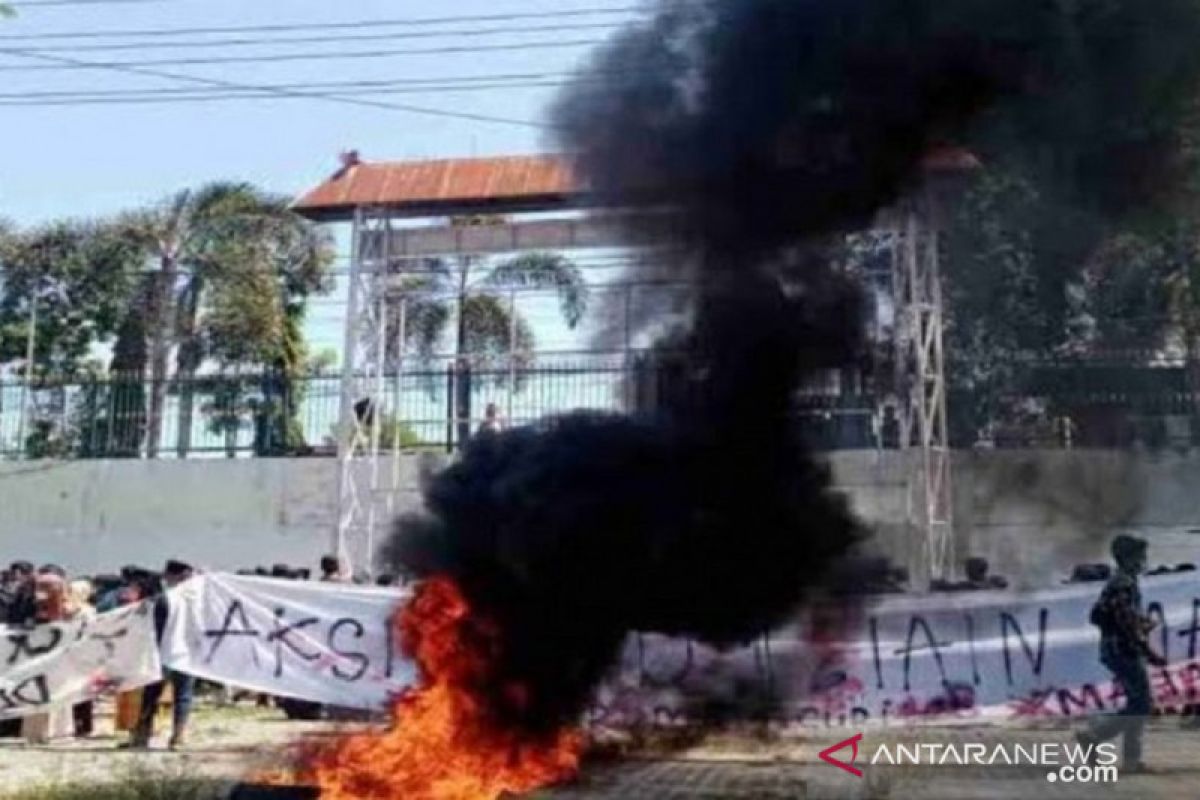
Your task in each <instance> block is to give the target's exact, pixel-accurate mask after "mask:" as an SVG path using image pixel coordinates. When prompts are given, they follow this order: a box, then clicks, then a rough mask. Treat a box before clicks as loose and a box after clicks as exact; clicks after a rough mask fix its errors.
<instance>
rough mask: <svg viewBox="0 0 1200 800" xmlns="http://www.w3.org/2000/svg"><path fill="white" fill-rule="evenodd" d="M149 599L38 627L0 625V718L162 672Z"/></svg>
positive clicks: (140, 682)
mask: <svg viewBox="0 0 1200 800" xmlns="http://www.w3.org/2000/svg"><path fill="white" fill-rule="evenodd" d="M153 610H154V606H153V603H150V602H146V603H140V604H138V605H132V606H126V607H125V608H120V609H117V610H115V611H109V612H107V613H105V614H100V615H98V616H95V617H92V618H91V619H88V618H85V617H80V618H78V619H74V620H71V621H69V622H58V623H53V624H47V625H38V626H36V627H0V719H11V718H14V717H22V716H27V715H29V714H38V713H41V712H44V711H46V710H48V709H50V708H52V707H55V706H61V705H70V704H74V703H81V702H86V701H88V700H94V699H95V698H97V697H99V696H100V695H102V694H104V693H105V692H109V691H125V690H128V689H136V688H138V687H140V686H145V685H146V684H148V683H153V682H154V681H157V680H159V679H160V678H161V677H162V665H161V664H160V662H159V658H158V645H157V643H156V642H155V635H154V613H153Z"/></svg>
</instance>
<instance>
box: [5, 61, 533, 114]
mask: <svg viewBox="0 0 1200 800" xmlns="http://www.w3.org/2000/svg"><path fill="white" fill-rule="evenodd" d="M0 53H4V54H8V55H15V56H21V57H24V58H32V59H37V60H40V61H50V62H53V63H56V64H63V65H70V66H73V67H78V68H81V69H82V68H86V69H102V70H111V71H114V72H123V73H128V74H132V75H142V76H147V77H152V78H163V79H166V80H170V81H175V82H183V83H193V84H198V85H203V86H211V87H217V88H223V89H234V90H240V91H245V90H257V91H262V92H270V93H271V94H273V95H278V96H286V97H296V98H307V99H311V100H325V101H327V102H331V103H339V104H342V105H354V106H363V107H365V108H381V109H387V110H391V111H403V112H406V113H409V114H420V115H423V116H430V117H443V118H447V119H461V120H465V121H470V122H489V123H499V124H504V125H519V126H521V127H527V128H545V127H547V126H546V125H544V124H542V123H538V122H533V121H531V120H524V119H513V118H510V117H500V116H493V115H490V114H476V113H472V112H467V111H447V110H445V109H437V108H426V107H423V106H413V105H408V104H401V103H388V102H384V101H382V100H371V99H368V98H357V97H342V96H340V95H336V94H327V93H324V92H309V91H293V90H290V89H275V88H272V87H271V86H270V85H256V84H244V83H236V82H234V81H227V80H222V79H219V78H205V77H201V76H199V75H189V74H187V73H183V72H172V71H167V70H160V69H149V68H146V67H144V66H136V65H130V64H122V63H112V62H101V61H84V60H81V59H77V58H71V57H69V56H56V55H50V54H48V53H28V52H25V51H24V50H22V49H20V48H0Z"/></svg>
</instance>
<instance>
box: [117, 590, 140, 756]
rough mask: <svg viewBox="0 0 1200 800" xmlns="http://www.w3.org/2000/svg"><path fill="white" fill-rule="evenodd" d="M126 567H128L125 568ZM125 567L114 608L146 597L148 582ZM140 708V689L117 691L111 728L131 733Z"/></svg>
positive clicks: (135, 724)
mask: <svg viewBox="0 0 1200 800" xmlns="http://www.w3.org/2000/svg"><path fill="white" fill-rule="evenodd" d="M126 569H128V568H126ZM126 569H123V570H121V573H122V575H123V576H124V577H126V579H127V580H126V582H125V583H124V584H123V585H122V586H121V587H120V588H118V589H117V590H116V591H115V592H114V597H113V601H114V602H115V604H116V605H115V606H114V608H119V607H121V606H127V605H133V604H134V603H140V602H141V601H142V600H145V599H146V598H147V593H146V590H147V586H148V584H147V583H146V582H143V581H139V580H134V577H135V576H134V574H133V572H129V573H127V572H126ZM141 709H142V690H141V689H130V690H129V691H125V692H119V693H118V694H117V708H116V715H115V717H114V719H113V729H114V730H115V731H116V732H117V733H130V734H131V735H132V733H133V732H134V731H135V730H136V729H137V724H138V719H139V718H140V717H141Z"/></svg>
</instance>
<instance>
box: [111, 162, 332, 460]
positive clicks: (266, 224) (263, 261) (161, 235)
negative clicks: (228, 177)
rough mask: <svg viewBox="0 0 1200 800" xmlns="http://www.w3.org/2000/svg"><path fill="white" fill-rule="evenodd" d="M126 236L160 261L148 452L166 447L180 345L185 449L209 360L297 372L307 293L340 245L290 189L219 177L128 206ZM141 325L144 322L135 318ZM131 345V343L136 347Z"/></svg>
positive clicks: (151, 324) (154, 290)
mask: <svg viewBox="0 0 1200 800" xmlns="http://www.w3.org/2000/svg"><path fill="white" fill-rule="evenodd" d="M121 225H122V228H123V230H124V231H125V233H126V235H127V236H129V237H130V238H131V239H132V240H134V241H137V242H138V243H139V244H140V245H141V247H142V248H143V250H144V252H145V254H146V258H147V260H149V261H150V262H151V263H152V264H153V265H154V266H155V267H156V273H155V279H154V281H153V284H152V287H151V290H150V292H149V294H150V303H149V308H148V309H147V311H146V313H147V315H148V316H147V318H146V326H145V327H146V328H147V333H148V336H149V354H148V355H149V361H150V364H149V367H150V370H149V372H150V378H151V392H150V400H149V411H148V414H147V435H146V451H147V455H148V457H150V458H154V457H155V456H156V455H157V454H158V451H159V448H160V446H161V441H160V439H161V436H162V418H163V413H164V409H165V405H166V395H167V373H168V367H169V360H170V354H171V350H172V348H173V347H178V352H177V356H176V360H177V364H176V366H177V374H178V376H179V377H180V378H181V380H180V403H179V410H180V414H179V416H180V419H179V438H178V442H177V448H178V450H179V454H180V455H181V456H182V455H185V454H186V452H187V449H188V446H189V441H190V436H191V428H192V417H193V413H194V380H193V379H194V377H195V375H196V373H197V372H198V370H199V368H200V366H201V365H202V364H203V363H204V362H205V360H206V359H210V358H211V359H215V360H217V361H219V362H222V363H223V364H228V363H238V364H245V363H252V364H254V365H256V366H258V367H260V368H262V369H264V370H267V369H280V370H281V371H282V372H283V374H286V375H294V373H295V372H296V371H297V370H298V369H299V368H300V365H302V364H303V353H302V352H297V351H298V348H299V350H302V343H301V344H300V345H297V342H296V339H297V338H298V336H299V324H300V322H301V321H302V318H303V308H304V301H305V299H306V298H307V297H308V296H309V295H310V294H312V293H314V292H317V291H321V290H322V289H324V288H326V279H327V276H326V268H327V267H328V265H329V263H330V261H331V260H332V248H331V246H330V242H329V240H328V238H327V237H326V236H324V235H323V234H320V233H319V232H317V230H316V229H315V228H313V227H312V226H311V225H310V224H309V223H307V222H306V221H305V220H303V219H302V218H300V217H299V216H297V215H295V214H293V213H292V212H291V211H290V210H289V209H288V205H287V201H286V199H284V198H281V197H276V196H273V195H269V194H266V193H264V192H262V191H260V190H258V189H256V188H254V187H253V186H251V185H249V184H245V183H212V184H208V185H206V186H202V187H201V188H199V189H197V190H184V191H182V192H179V193H178V194H176V195H174V196H173V197H171V198H170V199H168V200H167V201H166V202H164V203H162V204H160V205H158V206H156V207H154V208H151V209H148V210H145V211H140V212H135V213H133V214H129V215H126V216H125V217H124V218H123V219H122V221H121ZM130 330H132V331H135V332H136V330H137V326H130ZM129 349H130V348H127V350H129Z"/></svg>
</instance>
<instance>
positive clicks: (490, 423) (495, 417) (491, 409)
mask: <svg viewBox="0 0 1200 800" xmlns="http://www.w3.org/2000/svg"><path fill="white" fill-rule="evenodd" d="M502 430H504V422H503V420H501V419H500V409H499V407H498V406H497V405H496V404H495V403H488V404H487V408H485V409H484V412H483V422H482V423H480V425H479V432H480V433H500V432H501V431H502Z"/></svg>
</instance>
